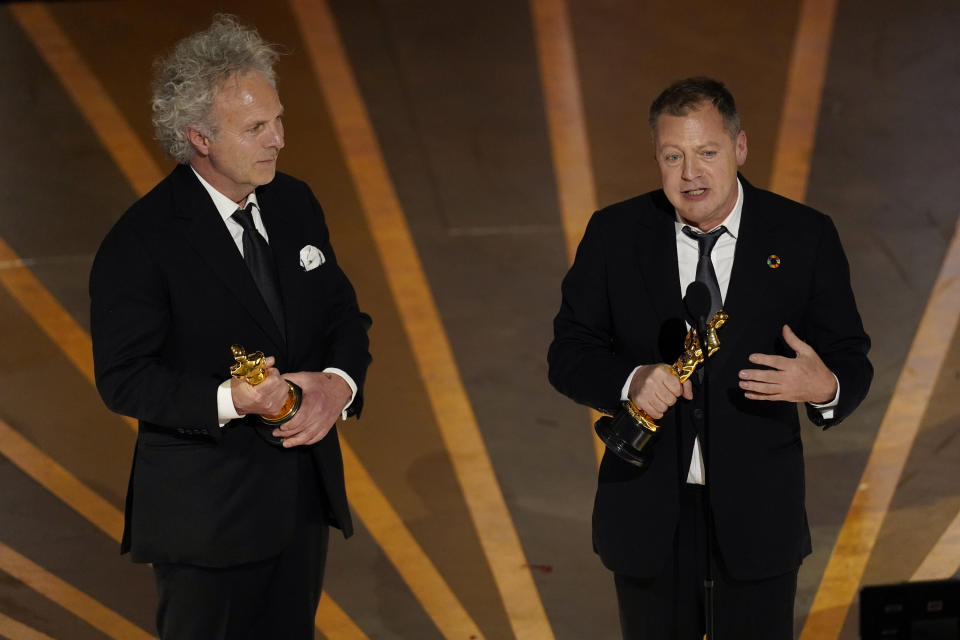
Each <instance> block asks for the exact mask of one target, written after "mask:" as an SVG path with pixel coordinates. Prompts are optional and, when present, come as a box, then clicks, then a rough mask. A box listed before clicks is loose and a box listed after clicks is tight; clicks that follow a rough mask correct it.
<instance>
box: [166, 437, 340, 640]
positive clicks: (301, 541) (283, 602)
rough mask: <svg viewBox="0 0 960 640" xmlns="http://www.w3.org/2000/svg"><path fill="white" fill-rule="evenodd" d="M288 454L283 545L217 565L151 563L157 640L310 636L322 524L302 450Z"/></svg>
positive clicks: (319, 496)
mask: <svg viewBox="0 0 960 640" xmlns="http://www.w3.org/2000/svg"><path fill="white" fill-rule="evenodd" d="M291 453H292V455H297V463H298V464H299V465H300V486H299V495H300V498H299V500H298V513H297V525H296V529H295V531H294V535H293V538H292V540H291V542H290V544H289V545H288V546H287V547H286V548H285V549H284V550H283V552H281V553H280V555H278V556H276V557H274V558H269V559H267V560H263V561H260V562H252V563H248V564H243V565H237V566H231V567H224V568H210V567H201V566H196V565H191V564H178V563H156V564H155V565H154V567H153V570H154V576H155V578H156V582H157V591H158V596H159V603H158V606H157V630H158V632H159V636H160V638H161V639H162V640H270V639H273V638H283V639H284V640H313V638H314V616H315V615H316V610H317V605H318V604H319V602H320V593H321V591H322V589H323V569H324V565H325V562H326V556H327V543H328V540H329V526H328V525H327V522H326V519H325V517H324V514H325V513H326V510H325V507H324V505H325V496H324V495H323V492H322V491H321V490H320V488H319V485H318V476H317V473H316V471H315V470H314V468H313V460H312V458H311V457H310V455H309V452H308V451H306V450H302V451H297V452H295V453H294V452H291Z"/></svg>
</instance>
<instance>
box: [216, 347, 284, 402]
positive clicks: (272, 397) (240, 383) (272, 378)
mask: <svg viewBox="0 0 960 640" xmlns="http://www.w3.org/2000/svg"><path fill="white" fill-rule="evenodd" d="M275 362H276V360H275V359H274V358H273V356H271V357H269V358H266V359H265V360H264V363H263V364H264V366H265V367H266V371H267V377H266V378H264V379H263V381H262V382H260V384H258V385H252V384H250V383H249V382H247V381H246V380H243V379H241V378H232V379H231V380H230V395H231V396H232V397H233V406H234V408H236V410H237V413H239V414H240V415H246V414H248V413H255V414H257V415H261V416H275V415H277V414H278V413H280V410H281V409H283V404H284V403H285V402H286V401H287V393H288V389H289V387H288V386H287V383H286V381H285V380H284V379H283V378H281V377H280V372H279V371H277V370H276V369H275V368H274V366H273V365H274V363H275Z"/></svg>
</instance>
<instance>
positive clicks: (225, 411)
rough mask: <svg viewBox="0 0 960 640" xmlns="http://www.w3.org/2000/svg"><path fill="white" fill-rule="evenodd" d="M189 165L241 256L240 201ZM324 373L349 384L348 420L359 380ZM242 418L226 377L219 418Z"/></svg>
mask: <svg viewBox="0 0 960 640" xmlns="http://www.w3.org/2000/svg"><path fill="white" fill-rule="evenodd" d="M190 168H191V169H192V170H193V174H194V175H195V176H197V179H198V180H200V184H202V185H203V188H204V189H206V190H207V193H209V194H210V198H211V199H212V200H213V204H214V206H216V207H217V211H218V212H219V213H220V217H221V218H223V223H224V224H225V225H227V231H229V232H230V237H231V238H233V242H234V244H236V245H237V251H239V252H240V255H241V256H242V255H243V227H242V226H240V223H239V222H237V221H236V220H234V219H233V214H234V213H235V212H236V210H237V209H238V208H239V207H238V205H237V203H236V202H234V201H233V200H231V199H230V198H228V197H227V196H225V195H223V194H222V193H220V192H219V191H217V190H216V189H215V188H214V187H213V186H212V185H211V184H210V183H209V182H207V181H206V180H204V179H203V177H202V176H201V175H200V174H199V173H197V170H196V169H194V168H193V167H190ZM251 202H252V203H253V211H252V214H253V224H254V226H255V227H256V228H257V231H259V232H260V235H262V236H263V238H264V240H266V241H267V242H268V243H269V242H270V237H269V236H268V235H267V228H266V227H264V226H263V220H262V219H261V218H260V205H259V203H257V194H256V192H252V193H251V194H250V195H249V196H247V201H246V203H245V204H249V203H251ZM323 372H324V373H332V374H334V375H338V376H340V377H341V378H343V380H344V381H345V382H346V383H347V385H348V386H349V387H350V392H351V395H350V401H349V402H347V404H346V406H344V408H343V411H342V412H341V414H340V416H341V417H342V418H343V419H344V420H346V419H347V408H349V407H350V405H351V404H353V399H354V398H356V397H357V383H356V382H354V381H353V378H351V377H350V374H348V373H347V372H346V371H343V370H342V369H337V368H336V367H327V368H326V369H324V370H323ZM242 417H243V416H241V415H240V414H239V413H238V412H237V408H236V407H234V406H233V392H232V391H231V390H230V378H227V379H226V380H224V381H223V382H222V383H221V384H220V386H219V387H217V420H218V421H219V423H220V426H221V427H222V426H223V425H225V424H227V423H228V422H230V421H231V420H236V419H237V418H242Z"/></svg>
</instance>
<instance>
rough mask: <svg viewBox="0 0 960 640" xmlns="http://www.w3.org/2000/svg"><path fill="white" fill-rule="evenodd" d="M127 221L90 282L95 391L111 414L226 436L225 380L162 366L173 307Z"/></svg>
mask: <svg viewBox="0 0 960 640" xmlns="http://www.w3.org/2000/svg"><path fill="white" fill-rule="evenodd" d="M132 227H133V225H131V224H125V223H124V221H123V220H121V222H120V223H118V225H117V226H115V227H114V229H113V230H112V231H111V232H110V233H109V234H108V235H107V237H106V238H105V239H104V241H103V244H102V245H101V247H100V250H99V251H98V252H97V256H96V258H95V260H94V264H93V270H92V272H91V275H90V310H91V311H90V333H91V338H92V340H93V357H94V373H95V377H96V383H97V389H98V390H99V392H100V395H101V397H102V398H103V401H104V403H105V404H106V405H107V407H108V408H109V409H111V410H112V411H115V412H117V413H120V414H123V415H127V416H131V417H133V418H137V419H139V420H143V421H146V422H150V423H152V424H154V425H157V426H162V427H168V428H172V429H190V430H191V431H195V430H197V429H199V430H201V431H202V432H205V433H207V434H208V435H211V436H213V437H215V438H217V437H219V436H220V428H219V423H218V419H217V403H216V397H217V386H218V385H219V384H220V383H221V382H222V381H223V380H222V377H220V378H216V377H213V376H205V375H202V374H198V373H195V372H190V371H189V370H187V369H186V367H185V368H184V369H179V368H176V367H174V366H171V365H170V364H169V362H168V361H167V360H166V359H164V358H163V352H164V348H165V346H166V341H167V340H168V337H169V331H170V316H171V310H170V299H169V295H168V292H167V286H166V280H165V278H164V275H163V271H162V269H160V266H159V265H158V264H157V263H156V256H157V254H156V253H155V252H154V251H152V250H151V249H150V246H149V243H148V242H146V241H145V239H144V238H143V237H142V236H141V235H139V234H138V233H136V232H135V231H134V230H133V228H132Z"/></svg>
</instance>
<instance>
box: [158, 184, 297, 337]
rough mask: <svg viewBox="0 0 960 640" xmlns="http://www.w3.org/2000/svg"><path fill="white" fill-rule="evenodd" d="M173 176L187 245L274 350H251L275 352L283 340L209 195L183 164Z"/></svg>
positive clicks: (176, 205) (177, 216) (177, 204)
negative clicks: (231, 295)
mask: <svg viewBox="0 0 960 640" xmlns="http://www.w3.org/2000/svg"><path fill="white" fill-rule="evenodd" d="M173 177H174V193H175V197H176V204H175V208H176V212H175V213H176V218H177V220H178V222H179V224H180V225H181V230H182V231H183V234H184V236H185V237H186V239H187V242H188V243H189V244H190V245H191V246H193V248H194V249H195V250H196V252H197V253H198V254H199V255H200V257H201V258H202V259H203V260H204V261H205V262H206V263H207V265H208V266H209V267H210V270H211V272H213V273H214V274H215V275H216V276H217V277H218V278H219V279H220V280H221V282H223V284H224V286H225V287H226V288H227V289H229V290H230V291H231V293H232V294H233V297H234V299H235V300H236V301H237V304H238V305H239V306H241V307H242V308H243V309H244V310H246V311H247V313H249V314H250V316H251V317H252V318H253V320H254V321H255V322H256V323H257V325H259V326H260V328H261V329H262V330H263V332H264V333H265V334H267V336H268V337H269V338H270V340H271V341H272V342H273V347H274V349H269V347H267V346H266V345H264V346H257V347H251V348H256V349H263V350H269V351H273V352H274V353H276V352H277V351H279V350H280V349H282V347H283V337H282V336H281V335H280V332H279V331H278V330H277V325H276V322H275V321H274V320H273V316H272V315H270V310H269V309H267V305H266V303H265V302H264V301H263V297H262V296H261V295H260V290H259V289H257V285H256V283H255V282H254V280H253V277H252V276H251V275H250V271H249V270H248V269H247V265H246V263H245V262H244V261H243V256H241V255H240V252H239V251H237V245H236V244H234V242H233V238H231V237H230V232H229V231H228V230H227V227H226V225H225V224H224V223H223V220H222V219H221V218H220V214H219V213H218V212H217V208H216V207H215V206H214V204H213V202H212V201H211V200H210V195H209V194H208V193H207V192H206V190H205V189H204V188H203V185H201V184H200V182H199V181H198V180H197V178H196V176H194V175H193V172H192V170H191V169H190V167H188V166H186V165H180V166H178V167H177V168H176V169H175V170H174V176H173ZM244 346H248V345H244Z"/></svg>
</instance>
